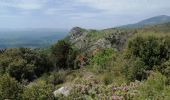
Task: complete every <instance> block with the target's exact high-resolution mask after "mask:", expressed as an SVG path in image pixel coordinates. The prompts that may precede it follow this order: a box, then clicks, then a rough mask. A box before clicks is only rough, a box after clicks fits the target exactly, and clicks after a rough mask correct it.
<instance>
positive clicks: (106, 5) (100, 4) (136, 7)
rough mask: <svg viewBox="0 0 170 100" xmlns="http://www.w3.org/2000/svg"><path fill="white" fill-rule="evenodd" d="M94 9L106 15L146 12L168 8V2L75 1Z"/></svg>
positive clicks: (139, 0) (138, 0) (127, 0)
mask: <svg viewBox="0 0 170 100" xmlns="http://www.w3.org/2000/svg"><path fill="white" fill-rule="evenodd" d="M76 2H78V3H82V4H85V5H87V6H89V7H91V8H94V9H100V10H104V11H105V12H108V13H118V14H119V13H126V12H127V13H137V12H140V13H141V12H148V11H153V10H157V9H162V8H170V6H169V4H170V1H169V0H76Z"/></svg>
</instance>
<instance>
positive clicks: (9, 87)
mask: <svg viewBox="0 0 170 100" xmlns="http://www.w3.org/2000/svg"><path fill="white" fill-rule="evenodd" d="M21 93H22V86H21V85H20V84H19V83H18V82H17V81H16V80H15V79H14V78H11V77H10V76H9V75H7V74H4V75H2V76H1V77H0V100H5V99H18V100H19V99H20V98H21Z"/></svg>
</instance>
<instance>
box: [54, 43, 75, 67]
mask: <svg viewBox="0 0 170 100" xmlns="http://www.w3.org/2000/svg"><path fill="white" fill-rule="evenodd" d="M51 53H52V57H53V60H54V61H53V62H54V65H55V66H56V67H57V68H59V69H62V68H63V69H66V68H69V67H72V68H74V60H75V59H76V51H74V50H73V49H72V47H71V45H70V44H69V43H68V42H66V41H64V40H60V41H58V42H57V43H56V44H55V45H53V46H52V50H51Z"/></svg>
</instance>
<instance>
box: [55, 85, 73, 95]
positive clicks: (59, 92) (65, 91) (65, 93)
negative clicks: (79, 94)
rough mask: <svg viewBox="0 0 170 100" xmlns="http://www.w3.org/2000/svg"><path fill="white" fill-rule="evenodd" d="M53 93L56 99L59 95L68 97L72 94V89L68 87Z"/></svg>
mask: <svg viewBox="0 0 170 100" xmlns="http://www.w3.org/2000/svg"><path fill="white" fill-rule="evenodd" d="M53 93H54V96H55V97H57V96H58V95H64V96H68V95H69V94H70V89H69V88H68V87H61V88H59V89H58V90H56V91H54V92H53Z"/></svg>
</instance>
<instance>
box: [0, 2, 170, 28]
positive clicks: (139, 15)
mask: <svg viewBox="0 0 170 100" xmlns="http://www.w3.org/2000/svg"><path fill="white" fill-rule="evenodd" d="M157 15H170V0H0V28H12V29H25V28H56V29H57V28H58V29H70V28H72V27H74V26H79V27H83V28H91V29H92V28H96V29H103V28H110V27H115V26H120V25H125V24H130V23H135V22H138V21H141V20H143V19H146V18H149V17H153V16H157Z"/></svg>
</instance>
